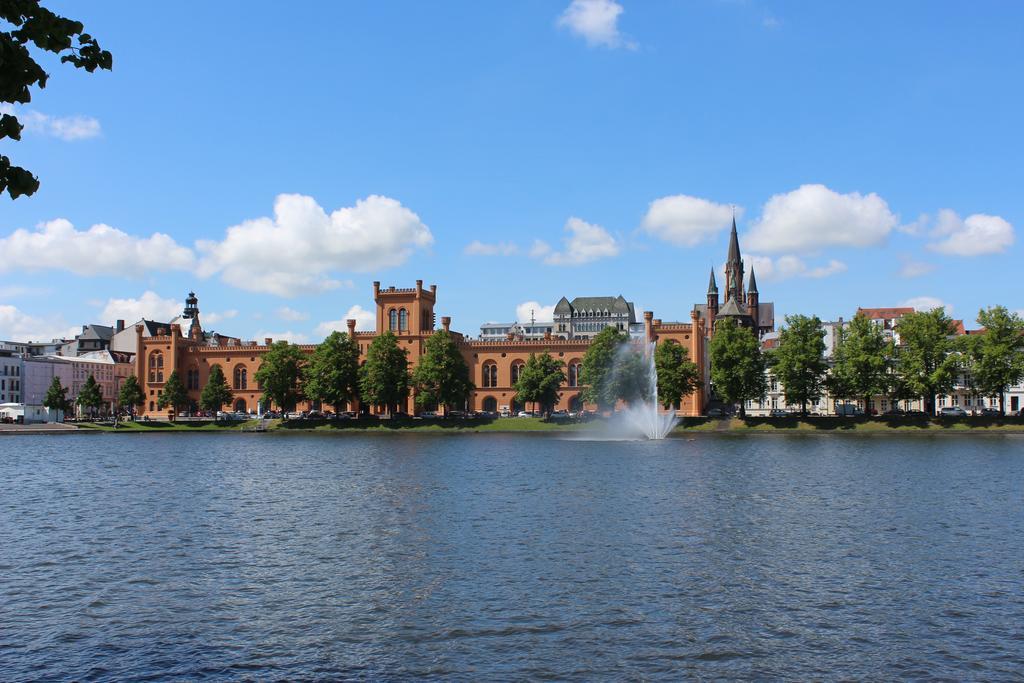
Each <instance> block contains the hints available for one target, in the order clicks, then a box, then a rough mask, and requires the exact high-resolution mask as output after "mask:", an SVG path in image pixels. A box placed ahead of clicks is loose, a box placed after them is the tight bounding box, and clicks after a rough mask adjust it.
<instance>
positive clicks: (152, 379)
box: [135, 280, 708, 418]
mask: <svg viewBox="0 0 1024 683" xmlns="http://www.w3.org/2000/svg"><path fill="white" fill-rule="evenodd" d="M373 298H374V302H375V303H376V307H377V310H376V328H375V330H374V331H372V332H357V331H355V325H356V321H355V320H349V321H348V331H349V333H350V334H352V335H353V336H354V338H355V339H356V341H357V343H358V344H359V351H360V355H361V357H362V358H363V359H365V357H366V352H367V349H368V348H369V345H370V342H371V341H373V339H374V338H375V337H376V336H377V335H379V334H382V333H383V332H384V331H385V330H390V331H392V332H393V333H394V334H395V335H396V336H397V337H398V340H399V344H400V345H401V347H402V348H404V349H406V350H407V351H408V357H409V364H410V369H412V368H415V367H416V364H417V363H418V362H419V359H420V357H421V356H422V354H423V350H424V343H425V342H426V340H427V338H428V337H429V336H430V335H431V334H433V333H434V331H435V329H437V326H436V317H435V308H436V305H437V286H436V285H431V286H430V288H429V289H425V288H424V287H423V281H422V280H417V281H416V286H415V287H411V288H405V289H399V288H395V287H388V288H386V289H384V288H381V286H380V283H378V282H375V283H374V284H373ZM183 317H184V318H186V319H191V325H190V327H189V329H188V330H182V329H181V326H180V325H171V326H170V328H169V329H161V330H159V331H158V334H157V335H155V336H151V337H144V336H143V329H142V327H141V326H138V327H137V328H136V334H137V335H138V349H139V353H138V354H137V355H136V359H135V362H136V367H135V373H136V376H137V377H138V378H139V382H140V384H141V386H142V389H143V392H144V394H145V396H146V399H145V404H144V405H143V408H142V411H141V412H140V415H144V416H150V417H153V418H166V417H168V416H169V413H168V411H166V410H160V409H158V408H157V399H158V397H159V394H160V390H161V389H162V388H163V385H164V382H165V381H166V379H167V377H169V376H170V374H171V371H172V370H177V372H178V376H179V377H180V378H181V380H182V382H183V383H184V384H185V387H186V389H187V390H188V395H189V398H190V400H191V401H193V402H194V403H196V404H198V402H199V394H200V392H201V391H202V388H203V387H204V386H205V385H206V382H207V380H208V378H209V374H210V368H211V367H212V366H213V365H214V364H220V366H221V368H222V370H223V371H224V375H225V377H226V379H227V381H228V385H229V386H230V387H231V389H232V394H233V400H232V403H231V405H230V406H229V409H231V410H237V411H245V412H258V411H259V410H260V409H261V408H265V406H260V396H261V394H262V392H261V391H260V388H259V387H258V386H257V384H256V379H255V375H256V371H257V370H258V369H259V367H260V359H261V358H262V356H263V354H264V353H266V352H267V350H268V348H269V346H270V344H271V342H272V341H273V340H271V339H264V340H263V343H258V342H257V341H244V340H241V339H236V338H232V337H224V336H220V335H217V336H212V335H208V334H206V333H204V332H203V330H202V326H201V324H200V322H199V308H198V301H197V300H196V298H195V296H194V295H192V294H190V296H189V299H188V300H187V301H186V308H185V312H184V313H183ZM690 317H691V320H690V322H686V323H663V322H662V321H661V320H659V319H656V318H655V317H654V314H653V313H651V312H649V311H648V312H645V313H644V333H643V334H644V337H645V338H646V340H647V341H650V342H654V343H658V342H662V341H665V340H668V339H674V340H675V341H677V342H679V344H681V345H682V346H683V347H684V348H685V349H687V350H688V352H689V354H690V359H691V360H693V361H694V362H695V363H696V364H697V367H698V368H699V369H700V371H701V374H702V379H703V380H704V382H705V387H706V386H707V378H706V376H705V375H706V374H707V373H706V368H707V362H706V360H705V341H706V338H707V333H708V329H707V327H706V322H705V319H704V318H703V317H701V315H700V314H699V313H698V311H697V310H694V311H693V313H691V316H690ZM441 327H442V328H444V329H446V330H448V329H449V327H450V318H448V317H443V318H441ZM449 331H451V330H449ZM452 334H453V335H454V336H455V339H456V341H457V343H458V345H459V348H460V350H461V352H462V355H463V357H464V358H465V360H466V365H467V366H468V367H469V370H470V377H471V378H472V381H473V384H474V385H475V386H476V388H475V389H474V390H473V392H472V394H471V395H470V398H469V402H468V405H467V408H468V409H469V410H488V411H495V410H502V409H504V408H506V407H507V408H508V409H509V410H516V409H517V408H519V407H520V406H517V405H516V404H515V402H514V396H515V390H514V389H513V388H512V386H513V384H515V382H516V380H517V378H518V374H519V371H520V369H521V368H522V366H523V365H524V364H525V363H526V360H527V358H529V355H530V353H543V352H545V351H547V352H549V353H550V354H551V355H552V356H554V357H556V358H557V359H558V360H561V361H562V362H563V363H565V374H566V382H565V384H564V385H563V388H562V391H561V392H560V396H559V399H558V403H557V405H556V409H563V410H569V409H574V408H579V407H581V405H582V401H581V397H580V394H581V391H582V387H581V386H580V381H579V380H580V377H581V368H582V361H583V356H584V354H585V353H586V350H587V346H588V345H589V343H590V342H589V340H586V339H560V338H548V339H541V340H525V339H517V338H515V337H513V336H511V335H510V337H509V338H508V339H506V340H503V341H500V342H496V341H483V340H473V339H468V338H466V337H465V336H463V335H462V334H459V333H457V332H452ZM299 348H301V349H302V350H303V351H305V352H307V353H312V351H313V350H314V349H315V348H316V347H315V345H312V344H308V345H300V347H299ZM705 394H706V388H705V389H704V390H703V391H697V392H695V393H694V394H692V395H690V396H687V397H685V398H684V399H683V401H682V404H681V405H680V406H679V408H678V409H679V412H680V414H682V415H699V414H701V413H702V412H703V409H704V404H705ZM414 399H415V397H414V396H410V397H409V399H408V402H407V403H408V405H407V406H406V410H407V411H408V412H409V413H416V412H417V408H416V406H415V403H414ZM314 407H315V406H312V405H311V404H310V403H309V402H302V403H300V405H299V406H298V409H299V410H307V409H312V408H314ZM588 407H593V406H588ZM349 408H350V409H353V410H360V409H362V410H364V411H367V412H369V409H368V408H364V407H361V406H350V407H349Z"/></svg>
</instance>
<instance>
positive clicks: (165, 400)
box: [156, 370, 188, 414]
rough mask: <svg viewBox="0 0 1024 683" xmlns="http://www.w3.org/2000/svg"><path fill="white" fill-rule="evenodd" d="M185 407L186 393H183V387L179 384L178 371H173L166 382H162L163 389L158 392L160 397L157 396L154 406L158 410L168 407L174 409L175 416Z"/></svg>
mask: <svg viewBox="0 0 1024 683" xmlns="http://www.w3.org/2000/svg"><path fill="white" fill-rule="evenodd" d="M187 405H188V392H187V391H185V385H184V384H182V383H181V378H180V377H178V371H177V370H175V371H173V372H172V373H171V375H170V376H169V377H168V378H167V381H166V382H164V388H163V389H162V390H161V391H160V395H159V396H157V399H156V406H157V408H159V409H160V410H163V409H164V408H167V407H168V406H170V407H171V408H173V409H174V412H175V414H177V413H179V412H181V409H182V408H184V407H185V406H187Z"/></svg>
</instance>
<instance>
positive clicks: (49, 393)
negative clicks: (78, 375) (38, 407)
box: [43, 376, 71, 413]
mask: <svg viewBox="0 0 1024 683" xmlns="http://www.w3.org/2000/svg"><path fill="white" fill-rule="evenodd" d="M43 407H44V408H49V409H50V410H59V411H61V412H62V413H66V412H68V411H69V410H71V402H70V401H68V388H67V387H65V386H61V383H60V377H56V376H54V378H53V381H52V382H50V386H49V388H48V389H47V390H46V396H45V397H43Z"/></svg>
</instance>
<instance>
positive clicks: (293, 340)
mask: <svg viewBox="0 0 1024 683" xmlns="http://www.w3.org/2000/svg"><path fill="white" fill-rule="evenodd" d="M267 338H270V339H271V341H275V342H279V341H286V342H288V343H289V344H308V343H309V337H308V336H307V335H305V334H303V333H302V332H292V331H291V330H288V331H287V332H257V333H256V335H255V341H257V342H259V343H260V344H262V343H263V340H264V339H267Z"/></svg>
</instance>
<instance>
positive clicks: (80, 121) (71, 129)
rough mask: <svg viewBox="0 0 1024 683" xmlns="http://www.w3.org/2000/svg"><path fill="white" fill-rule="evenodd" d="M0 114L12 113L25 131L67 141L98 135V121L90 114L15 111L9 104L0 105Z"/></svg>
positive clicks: (28, 110)
mask: <svg viewBox="0 0 1024 683" xmlns="http://www.w3.org/2000/svg"><path fill="white" fill-rule="evenodd" d="M0 114H13V115H14V116H17V117H18V122H19V123H21V125H23V126H25V131H24V132H27V133H36V134H39V135H48V136H50V137H54V138H60V139H61V140H65V141H67V142H74V141H75V140H87V139H89V138H94V137H97V136H99V135H100V133H101V132H102V131H101V130H100V122H99V121H98V120H97V119H95V118H93V117H91V116H50V115H49V114H43V113H42V112H38V111H33V110H31V109H25V110H21V111H16V110H15V109H14V107H12V106H10V105H4V106H0Z"/></svg>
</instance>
